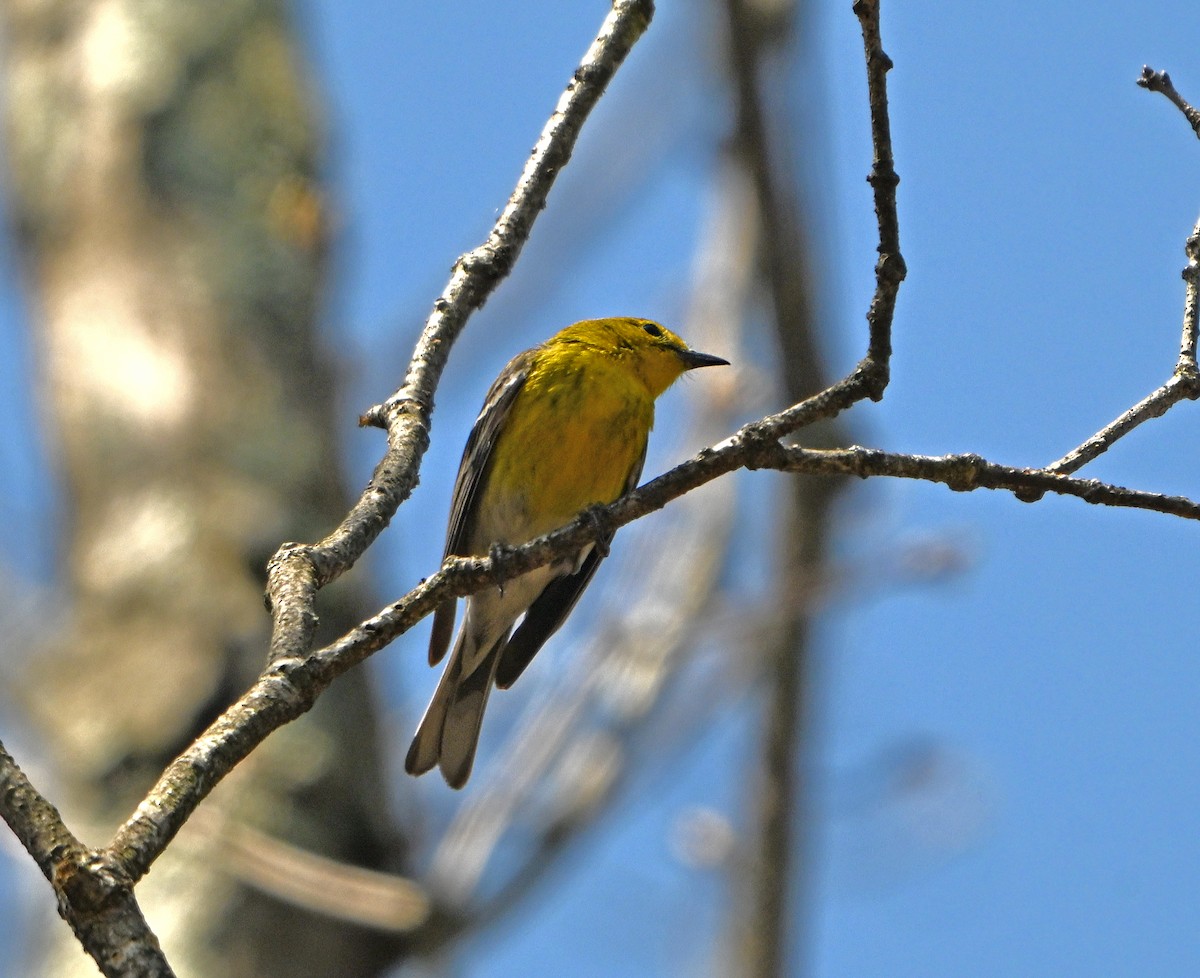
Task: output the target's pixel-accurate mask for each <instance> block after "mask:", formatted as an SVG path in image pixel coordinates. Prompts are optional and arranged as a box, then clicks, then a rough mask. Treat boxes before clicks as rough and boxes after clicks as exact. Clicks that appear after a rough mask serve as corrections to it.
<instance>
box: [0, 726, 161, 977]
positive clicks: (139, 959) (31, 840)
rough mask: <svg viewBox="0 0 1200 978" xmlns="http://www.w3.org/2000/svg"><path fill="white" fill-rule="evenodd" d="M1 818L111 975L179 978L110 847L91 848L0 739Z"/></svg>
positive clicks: (85, 943)
mask: <svg viewBox="0 0 1200 978" xmlns="http://www.w3.org/2000/svg"><path fill="white" fill-rule="evenodd" d="M0 818H3V819H4V821H5V822H6V823H7V824H8V827H9V828H10V829H12V831H13V834H14V835H16V837H17V838H18V839H19V840H20V842H21V845H23V846H24V847H25V850H26V851H27V852H28V853H29V854H30V855H31V856H32V857H33V859H34V861H35V862H36V863H37V864H38V868H39V869H41V871H42V875H44V876H45V877H46V879H48V880H49V881H50V884H51V885H52V886H53V887H54V892H55V894H56V895H57V896H58V912H59V914H60V915H61V916H62V918H63V919H64V920H65V921H66V922H67V923H68V924H70V926H71V930H73V931H74V932H75V936H76V937H77V938H78V939H79V943H80V944H82V945H83V948H84V950H85V951H87V953H88V954H90V955H91V956H92V958H93V959H94V960H95V962H96V965H97V967H99V969H100V971H101V972H102V973H103V974H105V975H107V976H109V978H174V972H173V971H172V970H171V967H170V965H168V964H167V959H166V958H165V957H164V956H163V953H162V950H161V949H160V948H159V946H158V939H157V938H156V937H155V936H154V933H153V932H152V931H151V930H150V927H149V926H148V925H147V923H146V918H145V917H144V916H143V915H142V911H141V908H140V907H138V905H137V900H136V899H135V898H134V895H133V881H132V880H130V879H129V877H128V876H127V875H126V874H125V873H124V872H123V871H122V870H121V867H120V866H119V865H118V863H117V861H116V860H115V859H113V858H112V857H111V855H110V854H109V853H107V852H102V851H101V852H97V851H95V850H91V849H88V848H87V847H86V846H85V845H84V844H83V843H82V842H80V841H79V840H78V839H76V838H75V836H74V835H72V834H71V831H70V830H69V829H68V828H67V827H66V825H65V824H63V820H62V817H61V816H60V815H59V814H58V809H56V808H55V807H54V806H53V805H51V804H50V802H49V801H47V800H46V799H45V797H44V796H43V795H42V794H41V792H39V791H38V790H37V789H36V788H35V787H34V786H33V784H32V783H31V782H30V780H29V778H28V777H26V775H25V772H24V771H22V770H21V768H20V767H18V765H17V762H16V761H14V760H13V758H12V755H11V754H9V753H8V751H7V750H5V748H4V745H3V744H0Z"/></svg>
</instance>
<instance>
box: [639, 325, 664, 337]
mask: <svg viewBox="0 0 1200 978" xmlns="http://www.w3.org/2000/svg"><path fill="white" fill-rule="evenodd" d="M642 329H644V330H645V331H646V332H647V333H649V334H650V335H651V336H662V327H661V326H659V325H658V323H642Z"/></svg>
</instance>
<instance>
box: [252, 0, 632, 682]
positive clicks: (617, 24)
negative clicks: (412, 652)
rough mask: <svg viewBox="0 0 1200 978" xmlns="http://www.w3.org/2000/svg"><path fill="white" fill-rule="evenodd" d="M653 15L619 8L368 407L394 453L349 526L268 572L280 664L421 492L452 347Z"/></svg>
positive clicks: (623, 4)
mask: <svg viewBox="0 0 1200 978" xmlns="http://www.w3.org/2000/svg"><path fill="white" fill-rule="evenodd" d="M653 15H654V3H653V0H616V2H615V3H614V4H613V8H612V11H611V12H610V13H609V15H608V16H607V17H606V18H605V20H604V23H603V24H602V25H601V28H600V32H599V33H598V35H597V36H596V39H595V40H594V41H593V42H592V45H591V47H589V48H588V50H587V53H586V54H585V55H584V57H583V60H582V61H581V62H580V64H579V67H578V68H576V69H575V73H574V76H573V77H572V79H571V81H570V83H569V84H568V85H567V88H566V90H565V91H564V92H563V94H562V96H561V98H560V99H559V101H558V105H557V106H556V107H555V110H554V113H553V114H552V115H551V116H550V119H549V121H547V123H546V125H545V127H544V128H543V130H542V134H541V137H540V138H539V139H538V141H537V144H536V145H535V146H534V149H533V153H532V155H531V156H530V158H529V160H528V161H527V162H526V164H525V168H524V170H523V171H522V173H521V176H520V179H519V180H518V181H517V186H516V189H515V190H514V191H513V193H512V195H511V196H510V197H509V200H508V203H507V205H506V206H505V208H504V210H503V212H502V213H501V214H500V217H499V218H498V219H497V221H496V223H495V225H494V226H493V228H492V231H491V233H490V234H489V235H488V237H487V239H486V240H485V241H484V243H483V244H482V245H480V246H479V247H478V248H476V249H474V250H473V251H469V252H467V253H466V254H465V255H463V256H462V257H460V258H459V259H458V261H457V262H455V264H454V268H453V270H452V272H451V276H450V281H449V283H448V284H447V285H446V288H445V289H444V290H443V291H442V294H441V295H440V296H439V297H438V298H437V299H436V300H435V301H434V304H433V312H432V313H431V314H430V316H429V318H428V320H427V321H426V323H425V329H424V330H423V331H422V333H421V337H420V339H419V340H418V341H417V346H416V350H415V351H414V353H413V357H412V360H411V362H410V363H409V367H408V373H407V375H406V376H405V379H404V384H403V385H402V386H401V387H400V389H399V390H397V391H396V392H395V393H394V394H392V396H391V397H389V398H388V399H387V400H386V401H384V402H383V403H382V404H378V405H376V406H375V407H372V408H370V409H368V410H367V411H366V412H365V413H364V414H363V415H362V417H361V418H360V419H359V423H360V424H363V425H374V426H375V427H380V428H386V429H387V432H388V448H387V451H386V452H385V454H384V456H383V458H382V459H381V460H380V462H379V464H378V465H377V466H376V467H375V472H374V474H373V475H372V477H371V481H370V482H369V483H368V484H367V487H366V489H365V490H364V491H363V494H362V496H361V497H360V498H359V500H358V502H357V503H355V505H354V506H353V508H352V509H351V510H350V512H349V513H347V515H346V517H345V519H343V520H342V523H341V525H339V526H338V527H337V529H335V530H334V531H333V532H332V533H331V534H330V535H329V536H327V537H326V538H325V539H324V540H322V541H320V542H319V543H317V544H314V545H312V546H304V545H297V544H285V545H284V546H283V547H281V548H280V550H279V552H278V553H276V554H275V556H274V557H273V558H272V559H271V562H270V564H269V566H268V577H267V594H268V600H269V603H270V606H271V608H272V610H273V613H274V615H275V629H274V633H273V635H272V638H271V650H270V656H271V659H272V660H275V659H279V658H285V657H291V658H297V657H301V656H303V655H305V654H307V653H308V651H309V650H310V649H311V648H312V641H313V633H314V630H315V627H316V616H315V614H314V613H313V610H312V608H313V604H314V601H315V598H316V592H317V590H319V589H320V588H322V587H324V586H325V585H326V584H329V583H330V582H331V581H333V580H335V579H336V578H337V577H339V576H340V575H341V574H343V573H344V572H345V571H346V570H348V569H349V568H350V567H352V566H353V565H354V563H355V562H356V561H357V560H358V558H359V557H360V556H362V554H363V552H364V551H365V550H366V549H367V547H368V546H370V545H371V543H372V542H374V540H375V538H376V537H377V536H379V534H380V533H381V532H382V531H383V529H384V528H385V527H386V526H387V525H388V523H389V522H390V521H391V518H392V516H393V515H395V512H396V510H397V508H398V507H399V506H400V504H401V503H402V502H404V500H406V499H407V498H408V497H409V495H410V494H411V493H412V490H413V489H414V487H415V486H416V484H417V473H418V470H419V469H420V464H421V459H422V458H423V457H424V454H425V450H426V448H428V446H429V430H430V426H431V422H432V415H433V395H434V391H435V389H436V388H437V384H438V382H439V380H440V379H441V375H442V371H443V369H444V368H445V366H446V362H447V360H448V359H449V356H450V348H451V346H452V345H453V344H454V341H455V340H456V339H457V338H458V335H459V333H461V332H462V330H463V327H464V326H465V325H466V321H467V318H468V317H469V316H470V314H471V313H472V312H474V311H475V310H476V309H478V308H480V307H481V306H482V305H483V304H484V302H485V301H487V298H488V296H489V295H490V294H491V293H492V290H493V289H495V287H496V285H497V284H498V283H499V282H500V281H501V280H502V279H503V278H504V277H505V276H506V275H508V273H509V272H510V271H511V270H512V267H513V265H514V264H515V262H516V260H517V257H518V256H519V255H520V253H521V249H522V248H523V247H524V245H525V242H526V241H527V240H528V238H529V234H530V232H531V230H532V228H533V222H534V221H535V220H536V218H537V216H538V214H539V213H541V211H542V209H543V208H544V207H545V206H546V198H547V196H548V195H549V193H550V188H551V187H552V186H553V185H554V181H555V179H556V177H557V176H558V174H559V172H560V171H561V170H562V168H563V167H564V166H565V165H566V164H567V162H568V161H569V160H570V158H571V153H572V151H573V150H574V147H575V142H576V140H577V139H578V138H579V133H580V131H581V130H582V127H583V123H584V122H585V120H586V119H587V117H588V115H589V114H590V113H591V111H592V109H593V108H595V106H596V103H597V102H598V101H599V99H600V96H601V95H602V94H603V93H604V90H605V88H606V87H607V86H608V83H609V82H610V81H611V80H612V78H613V76H614V74H615V73H616V71H617V69H618V68H619V67H620V66H621V64H622V62H623V61H624V60H625V57H626V56H627V55H628V54H629V52H630V50H631V49H632V47H633V45H634V44H635V43H636V42H637V40H638V39H639V38H640V37H641V36H642V34H644V33H645V31H646V29H647V27H649V25H650V19H651V18H652V17H653Z"/></svg>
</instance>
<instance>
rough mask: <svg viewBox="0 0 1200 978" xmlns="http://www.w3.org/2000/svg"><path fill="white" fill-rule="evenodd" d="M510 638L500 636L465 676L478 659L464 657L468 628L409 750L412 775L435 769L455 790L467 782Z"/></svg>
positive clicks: (407, 766)
mask: <svg viewBox="0 0 1200 978" xmlns="http://www.w3.org/2000/svg"><path fill="white" fill-rule="evenodd" d="M507 637H508V636H507V634H506V635H504V636H502V637H501V638H500V640H499V641H497V642H496V643H495V644H494V645H493V646H492V648H491V649H489V650H488V653H487V655H485V656H483V657H482V658H481V659H478V660H477V661H478V665H477V666H476V667H475V668H474V670H472V671H471V672H470V673H468V674H467V675H465V676H464V675H463V674H462V667H463V662H464V661H466V660H467V659H468V658H474V656H468V655H466V654H465V652H466V650H465V649H464V643H465V642H466V641H467V629H466V628H465V627H464V628H463V630H462V632H461V633H460V634H459V637H458V641H457V642H456V643H455V646H454V653H453V654H452V655H451V657H450V662H449V663H448V664H447V666H446V671H445V672H444V673H442V678H441V680H440V681H439V682H438V686H437V689H436V690H435V691H434V693H433V699H431V700H430V701H429V706H428V707H427V708H426V710H425V715H424V716H423V717H422V718H421V723H420V725H419V726H418V727H417V732H416V735H415V736H414V737H413V742H412V745H411V746H410V747H409V748H408V755H407V756H406V757H405V759H404V769H405V770H406V771H407V772H408V773H409V774H413V775H418V774H424V773H425V772H426V771H431V770H433V768H434V766H437V767H438V768H440V769H441V772H442V777H443V778H445V779H446V784H448V785H450V787H451V788H461V787H462V786H463V785H464V784H466V783H467V779H468V778H469V777H470V776H471V767H472V765H473V764H474V763H475V749H476V747H477V746H478V745H479V730H480V727H481V725H482V724H483V711H484V708H485V707H486V706H487V700H488V694H489V693H490V692H491V691H492V686H493V684H494V679H495V676H496V666H497V664H498V663H499V661H500V647H501V646H502V645H503V644H504V641H505V639H506V638H507Z"/></svg>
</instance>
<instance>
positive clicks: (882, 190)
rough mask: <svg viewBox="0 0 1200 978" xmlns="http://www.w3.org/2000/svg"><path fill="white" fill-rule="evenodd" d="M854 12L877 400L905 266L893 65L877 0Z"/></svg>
mask: <svg viewBox="0 0 1200 978" xmlns="http://www.w3.org/2000/svg"><path fill="white" fill-rule="evenodd" d="M854 15H855V16H856V17H857V18H858V22H859V25H860V27H861V28H862V36H863V51H864V54H865V56H866V59H867V98H868V101H869V103H870V106H871V145H872V147H873V149H874V157H875V158H874V161H873V163H872V165H871V173H870V175H869V176H868V177H867V182H868V183H869V184H870V185H871V189H872V191H874V194H875V220H876V221H877V222H878V224H879V261H878V262H877V263H876V265H875V295H874V296H873V297H872V299H871V306H870V309H869V310H868V312H867V323H868V326H869V328H870V336H869V339H868V346H867V359H868V361H869V362H870V363H871V364H872V366H873V374H872V386H871V398H872V400H876V401H878V400H879V399H880V398H881V397H883V391H884V388H886V387H887V383H888V374H889V370H890V368H889V361H890V358H891V354H892V317H893V316H894V315H895V311H896V296H897V294H898V292H899V291H900V283H901V282H903V281H904V277H905V275H907V274H908V270H907V268H906V267H905V264H904V257H903V256H902V255H901V254H900V218H899V215H898V213H897V210H896V188H897V187H898V186H899V184H900V177H899V176H898V175H897V173H896V167H895V160H894V158H893V155H892V126H891V122H890V120H889V117H888V99H887V73H888V72H889V71H890V70H891V69H892V67H893V66H892V59H891V58H889V57H888V56H887V54H886V53H885V52H884V50H883V41H882V39H881V37H880V28H879V0H855V3H854Z"/></svg>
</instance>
